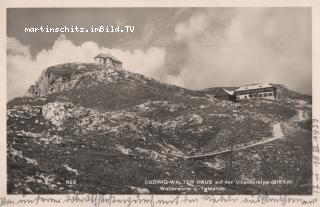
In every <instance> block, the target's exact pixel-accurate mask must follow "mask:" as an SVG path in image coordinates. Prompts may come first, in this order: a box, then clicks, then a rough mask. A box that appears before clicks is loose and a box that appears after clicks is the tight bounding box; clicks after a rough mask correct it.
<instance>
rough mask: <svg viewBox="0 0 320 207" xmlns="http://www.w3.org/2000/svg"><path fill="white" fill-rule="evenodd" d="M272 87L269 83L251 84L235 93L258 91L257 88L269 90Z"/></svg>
mask: <svg viewBox="0 0 320 207" xmlns="http://www.w3.org/2000/svg"><path fill="white" fill-rule="evenodd" d="M270 87H273V86H272V85H270V84H269V83H262V84H252V85H247V86H241V87H240V88H238V89H237V90H235V91H246V90H253V89H259V88H270Z"/></svg>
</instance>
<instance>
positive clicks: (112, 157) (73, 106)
mask: <svg viewBox="0 0 320 207" xmlns="http://www.w3.org/2000/svg"><path fill="white" fill-rule="evenodd" d="M298 103H301V102H298V101H295V100H293V103H288V104H287V103H286V104H284V103H277V102H272V101H260V102H259V103H258V104H257V106H256V108H253V107H252V106H251V103H247V104H244V105H243V106H242V110H241V111H239V110H237V105H235V104H233V103H232V102H228V101H221V100H217V99H213V98H210V97H208V96H207V95H206V94H205V93H203V92H201V91H200V92H198V91H190V90H187V89H184V88H181V87H177V86H174V85H168V84H164V83H160V82H159V81H156V80H154V79H151V78H148V77H145V76H143V75H139V74H135V73H131V72H128V71H125V70H118V69H116V68H103V67H100V66H98V65H96V64H88V63H70V64H62V65H57V66H52V67H49V68H47V69H45V70H44V71H43V73H42V74H41V76H40V77H39V79H38V80H37V82H36V83H35V84H34V85H33V86H31V87H30V88H29V90H28V92H27V94H26V96H25V97H20V98H16V99H13V100H11V101H10V102H8V104H7V133H8V134H7V140H8V144H7V146H8V192H9V193H104V194H105V193H117V194H122V193H124V194H126V193H137V192H144V193H161V194H169V193H182V192H183V191H179V192H177V191H174V190H167V191H163V190H161V189H160V188H159V185H154V184H150V183H149V184H148V182H147V181H148V180H153V179H162V180H164V179H166V180H181V179H194V180H199V179H205V180H210V179H211V180H221V179H228V180H230V179H231V178H232V179H249V178H250V179H252V178H254V179H271V177H270V175H271V174H270V172H269V170H268V171H266V170H265V169H270V170H271V171H272V172H273V173H274V174H275V175H279V174H281V175H283V176H287V177H286V179H295V180H297V179H300V180H301V179H302V178H304V177H308V176H307V174H308V173H309V171H308V169H309V167H308V166H306V165H308V164H309V161H308V159H307V156H309V154H308V153H309V152H310V151H311V150H310V149H309V148H308V147H310V146H311V145H310V146H309V144H310V143H309V142H308V140H309V139H307V138H306V139H299V141H300V142H301V140H302V141H303V143H299V144H296V140H291V141H290V143H291V144H286V143H284V142H279V143H277V144H276V145H275V146H273V150H271V151H269V148H268V147H269V145H266V146H260V147H256V148H255V149H254V150H247V151H246V150H243V151H241V152H239V153H233V156H234V157H233V158H232V160H233V161H232V162H233V164H232V166H233V167H232V169H230V168H229V166H230V156H229V155H223V156H217V157H212V158H208V159H205V160H186V157H187V156H189V155H195V154H202V153H207V152H210V151H214V150H219V149H226V148H229V147H230V146H233V147H236V146H242V145H246V144H252V143H253V142H257V141H259V140H262V139H264V138H265V137H270V136H272V124H274V123H275V122H277V121H282V122H283V123H285V124H286V129H287V131H286V132H285V135H286V136H287V138H288V139H290V137H292V136H294V135H296V134H297V133H298V134H300V135H301V136H304V135H305V136H307V135H308V136H309V134H310V133H311V132H310V131H306V130H304V129H302V128H299V125H297V122H298V121H297V120H296V119H295V116H296V110H298V108H299V110H300V111H303V110H305V116H306V117H307V114H308V113H309V112H310V108H308V107H307V106H301V104H300V105H299V104H298ZM297 104H298V105H297ZM297 107H298V108H297ZM308 111H309V112H308ZM293 125H294V126H295V127H296V129H294V130H293V129H292V128H293V127H292V128H290V126H293ZM303 126H304V125H303ZM303 126H302V127H303ZM274 151H276V152H277V153H274ZM275 154H276V155H277V156H276V157H275V156H274V155H275ZM297 157H299V158H297ZM296 159H299V160H301V162H300V161H299V162H295V161H294V160H296ZM264 160H268V162H265V161H264ZM279 160H280V161H279ZM281 160H283V162H281ZM284 160H285V162H284ZM288 160H289V161H288ZM244 162H247V163H251V164H250V165H248V164H246V163H244ZM279 162H281V163H282V164H281V165H274V163H279ZM297 168H299V169H300V170H299V171H298V172H297V171H296V169H297ZM287 172H295V173H292V174H288V173H287ZM306 182H309V181H308V180H304V181H301V183H306ZM214 186H216V185H214V184H213V185H210V186H207V187H214ZM306 186H308V185H306ZM175 187H188V186H187V185H185V184H184V185H183V184H182V185H178V186H175ZM193 187H199V188H200V187H201V185H200V184H199V185H198V184H196V185H195V186H193ZM216 187H219V188H220V189H222V190H220V191H215V192H211V193H214V194H228V193H234V194H239V193H242V194H243V193H248V194H252V193H257V192H266V193H284V192H285V193H294V194H296V193H297V192H300V191H299V190H301V189H300V188H299V187H298V184H297V185H292V186H291V187H288V186H285V187H281V186H280V187H279V186H278V188H276V189H274V188H265V187H264V186H254V185H245V186H242V187H240V188H239V187H234V186H229V185H219V186H216ZM139 189H140V191H139ZM304 190H305V191H304V192H308V190H310V189H304ZM189 193H197V192H189ZM207 193H208V192H207ZM209 193H210V192H209Z"/></svg>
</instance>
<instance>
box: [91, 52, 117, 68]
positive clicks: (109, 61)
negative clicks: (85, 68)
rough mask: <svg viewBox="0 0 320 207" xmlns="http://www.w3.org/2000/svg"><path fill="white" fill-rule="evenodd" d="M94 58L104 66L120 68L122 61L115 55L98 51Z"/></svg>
mask: <svg viewBox="0 0 320 207" xmlns="http://www.w3.org/2000/svg"><path fill="white" fill-rule="evenodd" d="M94 60H95V62H96V63H97V64H99V65H103V66H106V67H116V68H122V62H121V61H120V60H118V59H117V58H116V57H114V56H112V55H110V54H109V53H108V54H104V53H99V54H98V55H97V56H95V57H94Z"/></svg>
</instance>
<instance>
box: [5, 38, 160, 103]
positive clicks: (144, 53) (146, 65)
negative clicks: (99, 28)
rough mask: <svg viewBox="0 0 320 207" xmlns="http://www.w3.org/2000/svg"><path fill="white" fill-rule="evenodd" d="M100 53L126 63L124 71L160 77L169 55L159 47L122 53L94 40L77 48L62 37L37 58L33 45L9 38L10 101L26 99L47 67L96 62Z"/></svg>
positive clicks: (8, 89) (8, 91)
mask: <svg viewBox="0 0 320 207" xmlns="http://www.w3.org/2000/svg"><path fill="white" fill-rule="evenodd" d="M99 52H103V53H108V52H109V53H111V54H113V55H114V56H116V57H117V58H119V59H120V60H121V61H123V62H124V68H125V69H127V70H130V71H132V72H137V73H141V74H145V75H149V76H152V77H157V74H158V73H159V71H161V68H162V67H163V65H164V62H165V56H166V51H165V49H163V48H159V47H150V48H148V49H146V50H139V49H136V50H120V49H114V48H106V47H100V46H99V45H97V44H96V43H95V42H91V41H87V42H84V43H83V44H81V45H75V44H74V43H73V42H72V41H71V40H69V39H68V38H66V36H64V35H61V36H60V37H59V38H58V39H57V40H56V41H55V42H54V44H53V46H52V47H51V48H50V49H47V50H42V51H40V52H39V53H38V54H37V55H36V56H35V57H34V58H33V57H32V56H31V53H30V47H29V46H27V45H23V44H21V43H20V42H19V40H17V39H15V38H11V37H8V38H7V70H8V77H7V79H8V83H7V93H8V94H7V95H8V98H9V99H11V98H13V97H17V96H22V95H23V94H24V93H25V92H26V90H27V89H28V88H29V86H30V85H31V84H33V83H34V82H35V81H36V80H37V78H38V77H39V75H40V74H41V72H42V71H43V70H44V68H46V67H49V66H52V65H56V64H61V63H67V62H93V57H94V56H95V55H96V54H98V53H99Z"/></svg>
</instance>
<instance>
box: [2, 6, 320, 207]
mask: <svg viewBox="0 0 320 207" xmlns="http://www.w3.org/2000/svg"><path fill="white" fill-rule="evenodd" d="M0 4H1V5H0V26H1V27H0V31H1V37H0V45H1V50H0V66H1V71H0V78H1V79H0V101H1V109H0V110H1V114H2V116H0V122H1V124H0V136H1V139H0V198H1V197H3V196H6V198H7V199H10V200H17V199H19V198H21V197H22V196H19V195H15V196H13V195H9V196H7V195H6V176H7V173H6V116H5V114H6V102H7V101H6V81H7V78H6V77H7V74H6V8H19V7H21V8H28V7H33V8H41V7H42V8H52V7H76V8H81V7H83V8H89V7H312V66H313V68H312V69H313V70H312V77H313V79H312V90H313V104H312V107H313V118H314V119H315V118H316V119H318V120H319V106H320V98H319V95H320V93H319V89H320V88H319V86H320V83H319V81H318V79H316V77H320V71H319V66H320V62H319V61H320V42H319V37H320V32H319V31H320V28H319V26H320V25H319V23H320V21H319V20H320V13H319V11H320V10H319V9H320V1H318V0H290V1H288V0H268V1H263V0H260V1H259V0H215V1H212V0H202V1H199V2H197V1H192V0H183V1H179V0H152V1H150V0H136V1H133V0H121V1H119V0H109V1H101V0H96V1H83V0H66V1H64V0H6V1H2V2H0ZM313 174H314V176H315V175H316V174H317V175H320V171H319V169H318V168H316V166H313ZM313 181H315V177H313ZM313 185H320V183H313ZM318 196H319V195H318V194H314V195H313V196H288V197H281V198H282V199H286V201H287V202H286V205H288V206H301V205H302V201H303V200H305V201H312V200H314V199H316V202H315V203H313V204H306V205H305V206H320V202H319V199H318ZM34 197H35V196H26V197H25V198H30V199H33V198H34ZM41 197H43V198H49V197H50V198H61V197H63V198H66V195H41ZM106 197H107V196H106ZM130 197H131V198H137V197H136V196H134V195H121V196H117V198H130ZM140 198H149V199H150V198H151V196H140ZM152 198H153V200H154V201H155V202H157V200H159V199H165V200H170V199H174V198H175V196H174V195H171V196H170V195H157V196H153V197H152ZM188 198H190V199H191V198H193V199H196V198H197V199H199V200H201V199H202V198H203V196H200V195H190V196H188ZM215 198H216V199H219V198H220V199H221V197H220V196H216V197H215ZM224 198H225V199H226V200H225V201H227V200H228V199H229V198H228V196H226V197H224ZM231 198H234V199H244V198H250V199H256V200H257V199H258V197H257V196H254V197H253V196H231ZM261 198H262V197H260V202H257V203H251V204H250V203H239V202H232V201H229V202H218V203H212V202H208V201H202V202H195V203H193V204H192V203H189V204H184V203H181V202H180V203H179V204H178V206H197V207H200V206H235V205H236V206H246V207H250V206H272V207H274V206H283V205H282V204H283V203H282V202H283V201H284V200H283V201H282V202H281V201H280V200H279V202H263V199H261ZM265 198H266V197H265ZM268 198H269V199H279V198H280V197H279V196H270V197H268ZM180 199H181V200H182V199H183V196H180ZM290 199H292V200H291V201H292V203H288V202H289V200H290ZM294 200H295V201H297V202H293V201H294ZM0 205H1V204H0ZM168 205H169V206H175V205H176V203H173V204H170V203H168V204H166V205H165V204H164V205H160V204H156V205H155V206H168ZM8 206H12V205H8ZM18 206H33V205H30V204H29V205H21V204H20V205H18ZM37 206H77V207H81V206H85V207H87V206H94V204H93V203H79V202H78V203H73V204H71V203H69V204H68V205H66V204H62V205H57V204H54V203H46V204H44V203H39V204H38V205H37ZM100 206H128V203H126V204H114V203H111V204H110V203H105V204H101V205H100ZM131 206H142V205H141V204H140V205H138V204H134V203H133V204H131ZM144 206H151V205H150V204H148V205H144ZM0 207H2V206H0Z"/></svg>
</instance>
